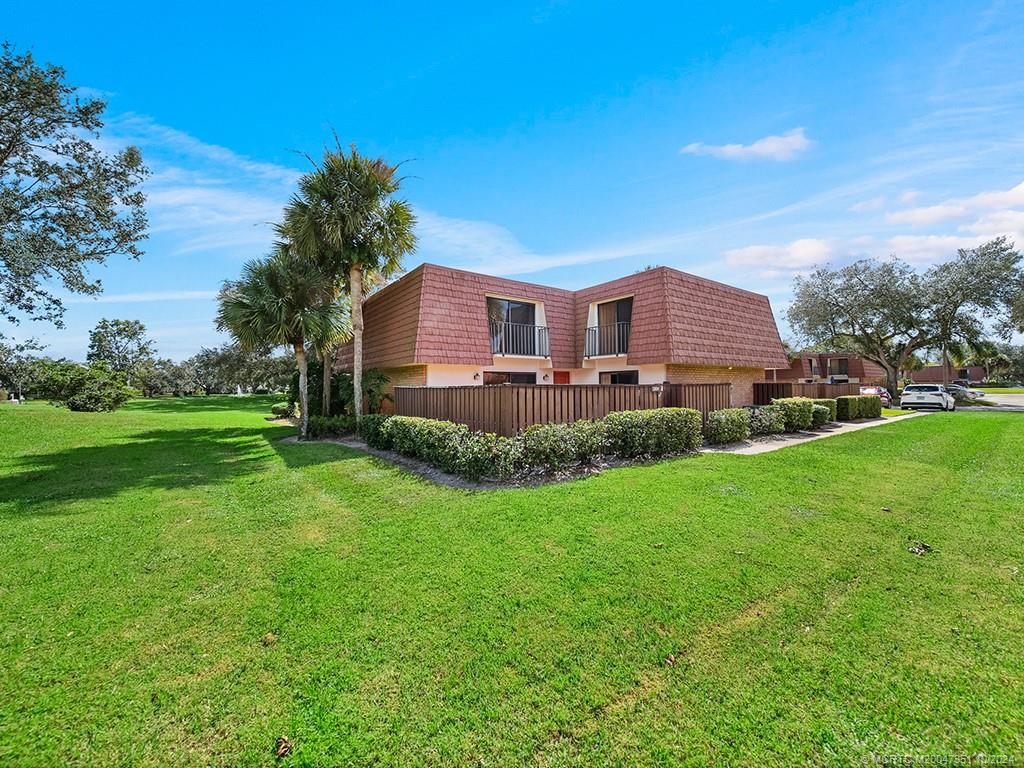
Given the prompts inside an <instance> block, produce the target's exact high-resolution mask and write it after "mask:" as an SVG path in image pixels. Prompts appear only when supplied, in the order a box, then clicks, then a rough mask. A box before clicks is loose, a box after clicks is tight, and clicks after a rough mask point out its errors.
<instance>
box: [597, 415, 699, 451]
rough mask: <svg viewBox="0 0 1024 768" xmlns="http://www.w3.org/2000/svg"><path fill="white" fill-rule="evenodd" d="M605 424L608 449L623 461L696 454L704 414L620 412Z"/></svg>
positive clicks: (607, 419) (605, 418) (608, 417)
mask: <svg viewBox="0 0 1024 768" xmlns="http://www.w3.org/2000/svg"><path fill="white" fill-rule="evenodd" d="M602 421H603V422H604V425H605V434H606V436H607V441H608V442H607V445H608V449H609V450H610V451H611V452H612V453H614V454H615V455H617V456H621V457H623V458H635V457H638V456H664V455H667V454H670V453H684V452H686V451H695V450H697V449H698V448H699V447H700V443H701V415H700V411H695V410H692V409H690V408H655V409H653V410H648V411H618V412H616V413H609V414H608V415H607V416H605V417H604V419H602Z"/></svg>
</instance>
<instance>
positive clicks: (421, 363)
mask: <svg viewBox="0 0 1024 768" xmlns="http://www.w3.org/2000/svg"><path fill="white" fill-rule="evenodd" d="M363 312H364V317H365V323H366V331H365V333H364V358H363V364H364V367H366V368H370V367H374V368H380V369H383V371H384V372H385V373H386V374H387V376H388V377H389V378H390V379H391V382H392V385H413V386H456V385H475V384H501V383H515V384H537V385H546V384H613V383H618V384H654V383H660V382H665V381H668V382H673V383H709V382H729V383H731V384H732V385H733V387H732V402H733V404H734V405H744V404H749V403H751V402H753V384H754V382H755V381H764V371H765V368H778V367H785V366H787V365H788V361H787V360H786V357H785V353H784V351H783V347H782V342H781V340H780V338H779V332H778V329H777V328H776V325H775V319H774V317H773V316H772V311H771V306H770V305H769V302H768V299H767V298H766V297H765V296H761V295H759V294H756V293H751V292H750V291H745V290H741V289H739V288H734V287H732V286H728V285H725V284H723V283H718V282H715V281H713V280H707V279H705V278H701V277H696V276H694V275H689V274H686V273H684V272H680V271H678V270H675V269H670V268H668V267H657V268H654V269H649V270H645V271H643V272H639V273H637V274H634V275H629V276H627V277H623V278H620V279H618V280H612V281H610V282H607V283H602V284H600V285H595V286H592V287H590V288H584V289H582V290H578V291H571V290H565V289H561V288H552V287H547V286H541V285H535V284H533V283H527V282H522V281H518V280H508V279H505V278H498V277H491V276H489V275H481V274H477V273H473V272H467V271H464V270H458V269H451V268H448V267H442V266H438V265H435V264H423V265H421V266H419V267H417V268H416V269H413V270H412V271H410V272H409V273H408V274H406V275H404V276H403V277H402V278H401V279H400V280H397V281H396V282H394V283H392V284H391V285H388V286H386V287H385V288H383V289H382V290H380V291H379V292H377V293H376V294H374V295H373V296H371V297H370V298H368V299H367V300H366V302H365V304H364V309H363ZM351 366H352V347H351V344H348V345H345V346H344V347H342V349H341V351H340V352H339V355H338V359H337V367H338V368H339V369H340V370H350V369H351Z"/></svg>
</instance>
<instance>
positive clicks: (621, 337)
mask: <svg viewBox="0 0 1024 768" xmlns="http://www.w3.org/2000/svg"><path fill="white" fill-rule="evenodd" d="M629 327H630V324H629V323H613V324H611V325H594V326H591V327H590V328H587V338H586V343H585V344H584V348H583V355H584V357H598V356H600V355H624V354H626V353H627V352H629Z"/></svg>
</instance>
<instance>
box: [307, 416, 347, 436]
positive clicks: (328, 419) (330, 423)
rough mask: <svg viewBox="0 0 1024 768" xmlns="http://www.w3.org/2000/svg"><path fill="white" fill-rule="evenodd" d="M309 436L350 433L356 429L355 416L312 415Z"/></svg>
mask: <svg viewBox="0 0 1024 768" xmlns="http://www.w3.org/2000/svg"><path fill="white" fill-rule="evenodd" d="M308 431H309V436H310V437H313V438H316V437H326V436H328V435H333V436H338V435H350V434H352V433H353V432H355V431H356V418H355V416H347V415H341V416H310V417H309V427H308Z"/></svg>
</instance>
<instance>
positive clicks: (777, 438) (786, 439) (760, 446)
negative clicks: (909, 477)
mask: <svg viewBox="0 0 1024 768" xmlns="http://www.w3.org/2000/svg"><path fill="white" fill-rule="evenodd" d="M929 413H933V411H911V412H908V413H906V414H904V415H902V416H886V417H885V418H884V419H875V420H873V421H858V422H853V423H849V424H844V423H840V424H833V425H831V426H829V427H826V428H825V429H824V430H822V431H821V432H786V433H784V434H781V435H766V436H765V437H759V438H757V439H755V440H746V441H744V442H742V443H733V444H732V445H722V446H715V447H710V448H702V449H701V453H738V454H741V455H743V456H753V455H755V454H758V453H771V452H772V451H780V450H782V449H783V448H788V447H789V446H791V445H800V444H802V443H810V442H813V441H814V440H823V439H824V438H826V437H832V436H833V435H845V434H846V433H847V432H857V431H858V430H861V429H871V428H872V427H880V426H882V425H883V424H892V423H893V422H894V421H904V420H905V419H914V418H917V417H918V416H927V415H928V414H929ZM935 413H937V411H935Z"/></svg>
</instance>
